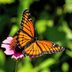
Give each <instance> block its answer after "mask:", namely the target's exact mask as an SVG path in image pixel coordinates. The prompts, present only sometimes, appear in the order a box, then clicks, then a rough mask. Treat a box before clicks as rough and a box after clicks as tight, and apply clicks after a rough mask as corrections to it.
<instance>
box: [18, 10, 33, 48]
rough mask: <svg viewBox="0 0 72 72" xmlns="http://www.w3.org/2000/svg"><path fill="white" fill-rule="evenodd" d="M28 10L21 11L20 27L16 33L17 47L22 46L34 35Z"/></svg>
mask: <svg viewBox="0 0 72 72" xmlns="http://www.w3.org/2000/svg"><path fill="white" fill-rule="evenodd" d="M30 16H31V15H30V13H29V11H28V10H25V11H24V12H23V18H22V22H21V27H20V29H19V31H18V33H17V45H18V46H19V48H22V47H24V46H25V45H26V44H27V43H28V42H29V41H31V40H32V38H33V37H34V27H33V22H32V19H31V17H30Z"/></svg>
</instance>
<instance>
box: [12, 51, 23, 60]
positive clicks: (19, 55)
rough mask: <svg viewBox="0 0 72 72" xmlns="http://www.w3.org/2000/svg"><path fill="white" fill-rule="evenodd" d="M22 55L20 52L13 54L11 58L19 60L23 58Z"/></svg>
mask: <svg viewBox="0 0 72 72" xmlns="http://www.w3.org/2000/svg"><path fill="white" fill-rule="evenodd" d="M23 57H24V55H23V54H22V53H20V52H15V53H14V54H13V55H12V58H14V59H15V60H18V59H20V58H23Z"/></svg>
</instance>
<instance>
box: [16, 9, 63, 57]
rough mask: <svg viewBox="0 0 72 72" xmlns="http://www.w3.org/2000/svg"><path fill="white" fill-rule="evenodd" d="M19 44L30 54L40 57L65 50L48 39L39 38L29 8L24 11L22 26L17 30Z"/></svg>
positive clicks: (24, 51) (23, 50)
mask: <svg viewBox="0 0 72 72" xmlns="http://www.w3.org/2000/svg"><path fill="white" fill-rule="evenodd" d="M17 46H18V48H20V49H22V52H23V53H24V54H26V55H29V56H34V57H38V56H41V55H43V54H52V53H56V52H59V51H64V48H63V47H61V46H59V45H57V44H55V43H53V42H51V41H46V40H37V37H35V29H34V25H33V21H32V19H31V15H30V13H29V11H28V10H25V11H24V12H23V18H22V21H21V26H20V29H19V31H18V32H17Z"/></svg>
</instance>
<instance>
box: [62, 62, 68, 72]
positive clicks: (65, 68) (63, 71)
mask: <svg viewBox="0 0 72 72" xmlns="http://www.w3.org/2000/svg"><path fill="white" fill-rule="evenodd" d="M62 72H69V65H68V63H67V62H64V63H63V64H62Z"/></svg>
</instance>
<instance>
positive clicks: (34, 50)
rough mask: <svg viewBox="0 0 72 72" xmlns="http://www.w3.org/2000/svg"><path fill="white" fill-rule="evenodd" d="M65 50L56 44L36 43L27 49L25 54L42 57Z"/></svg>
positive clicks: (49, 42)
mask: <svg viewBox="0 0 72 72" xmlns="http://www.w3.org/2000/svg"><path fill="white" fill-rule="evenodd" d="M63 50H64V48H63V47H60V46H58V45H56V44H54V43H53V42H51V41H40V40H38V41H36V42H34V43H32V44H31V45H30V46H29V47H27V48H26V49H25V50H24V52H25V53H26V54H27V55H29V56H36V57H37V56H41V55H43V54H52V53H56V52H60V51H63Z"/></svg>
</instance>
